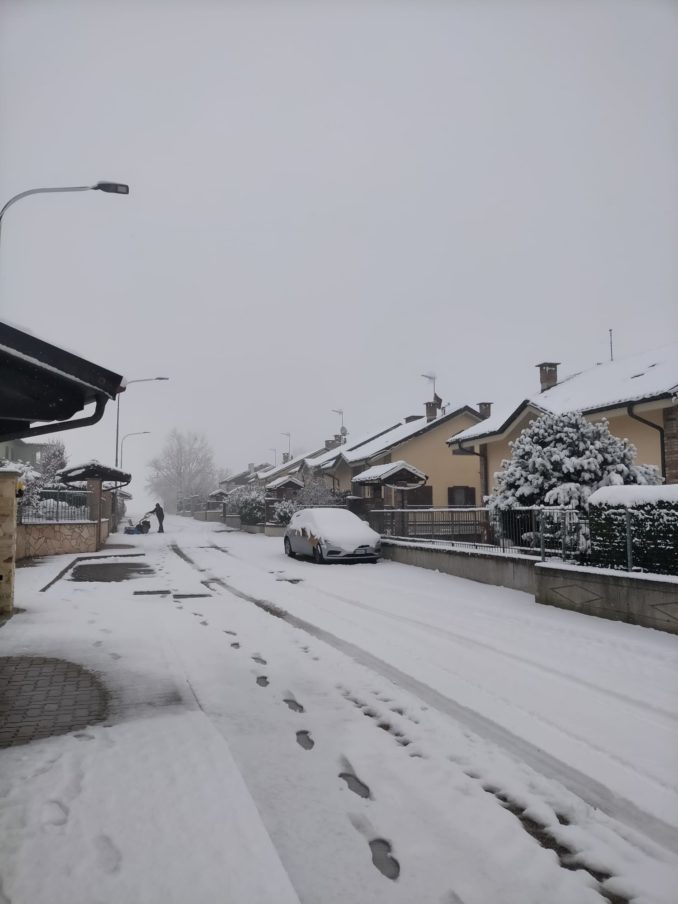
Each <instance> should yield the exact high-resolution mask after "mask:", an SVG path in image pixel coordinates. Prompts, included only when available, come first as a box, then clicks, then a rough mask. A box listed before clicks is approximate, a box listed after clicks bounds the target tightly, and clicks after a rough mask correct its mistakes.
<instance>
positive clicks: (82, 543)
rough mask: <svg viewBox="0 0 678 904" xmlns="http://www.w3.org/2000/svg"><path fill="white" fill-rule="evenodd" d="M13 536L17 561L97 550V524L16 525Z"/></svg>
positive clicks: (87, 522) (88, 522)
mask: <svg viewBox="0 0 678 904" xmlns="http://www.w3.org/2000/svg"><path fill="white" fill-rule="evenodd" d="M16 537H17V555H16V557H17V560H19V559H28V558H31V557H33V556H58V555H62V554H63V553H82V552H96V551H97V525H96V524H94V523H93V522H91V521H81V522H68V521H63V522H61V523H59V524H46V523H44V522H43V523H38V524H19V525H18V527H17V529H16Z"/></svg>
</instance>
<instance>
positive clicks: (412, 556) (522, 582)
mask: <svg viewBox="0 0 678 904" xmlns="http://www.w3.org/2000/svg"><path fill="white" fill-rule="evenodd" d="M381 551H382V555H383V557H384V558H385V559H392V560H393V561H394V562H401V563H402V564H403V565H417V566H418V567H420V568H429V569H431V570H433V571H442V572H443V573H444V574H451V575H454V576H455V577H458V578H467V579H468V580H471V581H479V582H480V583H481V584H495V585H497V586H499V587H511V588H512V589H513V590H523V591H525V592H526V593H534V592H535V576H534V562H535V560H534V559H532V558H530V557H528V556H519V555H510V554H508V553H506V554H505V553H492V552H484V551H478V550H469V549H459V548H457V549H453V548H451V547H449V546H448V547H445V546H432V545H431V544H428V543H421V544H418V543H417V542H416V540H411V541H407V542H399V541H398V540H386V539H382V541H381Z"/></svg>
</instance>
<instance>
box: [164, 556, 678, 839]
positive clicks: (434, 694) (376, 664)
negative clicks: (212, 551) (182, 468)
mask: <svg viewBox="0 0 678 904" xmlns="http://www.w3.org/2000/svg"><path fill="white" fill-rule="evenodd" d="M172 548H173V549H174V551H175V552H177V555H179V556H180V557H181V558H182V559H184V560H185V561H186V559H187V558H188V557H187V556H186V555H185V553H182V552H179V551H178V547H176V548H175V547H172ZM192 564H193V565H194V567H195V568H196V569H198V566H197V565H195V563H192ZM213 583H215V584H217V586H218V587H220V588H222V589H223V590H226V591H228V592H229V593H231V594H232V595H233V596H235V597H238V598H239V599H242V600H244V601H245V602H248V603H252V604H253V605H255V606H257V607H258V608H259V609H262V610H263V611H264V612H266V613H267V614H269V615H273V616H274V617H275V618H279V619H281V620H282V621H285V622H287V624H289V625H291V626H292V627H295V628H298V629H299V630H301V631H304V632H305V633H307V634H310V635H311V636H312V637H315V638H316V639H318V640H321V641H323V642H324V643H327V644H329V646H331V647H333V648H334V649H336V650H338V651H339V652H341V653H344V654H346V655H347V656H349V657H350V658H351V659H353V660H354V661H355V662H358V663H359V664H360V665H363V666H365V667H366V668H369V669H372V671H374V672H376V673H377V674H379V675H381V677H382V678H386V679H387V680H389V681H391V682H393V683H394V684H395V685H397V686H399V687H401V688H403V689H404V690H406V691H409V692H410V693H412V694H414V696H416V697H418V698H419V699H420V700H422V701H423V702H424V703H426V704H427V705H428V706H431V707H432V708H434V709H436V710H437V711H438V712H440V713H442V714H444V715H446V716H448V717H451V718H453V719H455V720H456V721H457V722H459V723H461V724H462V725H465V726H466V727H467V728H469V729H470V730H471V731H473V732H474V733H475V734H477V735H479V736H480V737H482V738H484V739H485V740H487V741H490V742H491V743H493V744H496V745H497V746H498V747H501V748H502V749H504V750H506V751H508V752H509V753H510V754H511V755H512V756H514V757H515V758H516V759H518V760H519V761H522V762H524V763H525V764H527V765H528V766H530V767H531V768H533V769H535V770H536V771H537V772H539V773H541V774H542V775H545V776H548V777H550V778H551V779H556V780H558V781H560V782H561V783H562V784H563V785H564V786H565V787H566V788H567V789H568V790H569V791H570V792H572V793H573V794H575V795H576V796H577V797H579V798H581V800H583V801H585V802H586V803H588V804H589V805H590V806H592V807H596V808H598V809H600V810H602V811H603V812H604V813H606V814H607V816H609V817H611V818H612V819H616V820H618V821H619V822H622V823H624V824H625V825H627V826H629V827H631V828H633V829H636V830H637V831H641V832H643V833H644V834H646V835H647V836H648V838H651V839H652V840H653V841H654V842H656V843H657V844H659V845H662V846H663V847H666V848H667V849H668V850H669V851H674V850H676V848H677V847H678V828H676V827H675V826H672V825H670V824H669V823H667V822H664V820H662V819H659V818H658V817H656V816H654V815H652V814H651V813H647V812H646V811H644V810H641V809H640V807H638V806H637V805H636V804H634V803H633V802H632V801H630V800H627V799H626V798H624V797H621V796H620V795H618V794H615V793H614V792H612V791H611V790H610V789H609V788H607V787H605V785H603V784H601V783H600V782H598V781H596V779H593V778H591V777H590V776H587V775H585V774H584V773H583V772H580V771H579V770H578V769H575V768H574V767H572V766H570V765H568V764H567V763H564V762H562V761H561V760H559V759H557V758H556V757H554V756H552V755H551V754H549V753H546V751H544V750H542V749H541V748H539V747H537V746H535V745H533V744H531V743H530V742H529V741H526V740H525V739H524V738H521V737H520V736H519V735H516V734H514V733H513V732H511V731H509V729H507V728H504V727H503V726H501V725H499V724H498V723H497V722H493V721H492V720H491V719H489V718H487V716H483V715H482V714H481V713H478V712H476V711H475V710H472V709H470V708H469V707H467V706H464V705H463V704H461V703H458V702H457V701H455V700H452V699H451V698H449V697H446V696H445V695H444V694H442V693H440V691H437V690H435V688H432V687H430V686H429V685H427V684H425V683H424V682H423V681H419V680H418V679H417V678H413V677H412V676H411V675H408V674H407V673H405V672H403V671H401V670H400V669H398V668H396V667H395V666H393V665H391V664H390V663H388V662H386V661H385V660H383V659H380V658H379V657H377V656H374V655H373V654H372V653H370V652H368V651H367V650H364V649H363V648H362V647H359V646H357V645H356V644H353V643H351V642H350V641H347V640H342V639H341V638H340V637H337V636H336V635H334V634H332V633H331V632H329V631H326V630H325V629H324V628H319V627H317V626H316V625H314V624H312V623H311V622H307V621H305V620H304V619H302V618H299V617H298V616H296V615H292V614H291V613H289V612H286V611H285V610H284V609H282V608H281V607H280V606H277V605H275V604H274V603H271V602H269V601H267V600H261V599H257V598H256V597H254V596H251V595H250V594H248V593H244V592H243V591H241V590H238V588H237V587H234V586H233V585H231V584H229V583H228V582H227V581H224V580H223V579H222V578H218V579H213Z"/></svg>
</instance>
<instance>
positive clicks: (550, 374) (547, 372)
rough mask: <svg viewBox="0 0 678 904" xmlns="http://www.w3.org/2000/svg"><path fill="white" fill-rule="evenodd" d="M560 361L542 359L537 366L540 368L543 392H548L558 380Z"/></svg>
mask: <svg viewBox="0 0 678 904" xmlns="http://www.w3.org/2000/svg"><path fill="white" fill-rule="evenodd" d="M559 364H560V361H542V363H541V364H537V365H536V366H537V367H538V368H539V382H540V383H541V392H546V390H547V389H550V388H551V387H552V386H555V385H556V383H557V382H558V365H559Z"/></svg>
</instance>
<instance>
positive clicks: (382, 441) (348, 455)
mask: <svg viewBox="0 0 678 904" xmlns="http://www.w3.org/2000/svg"><path fill="white" fill-rule="evenodd" d="M446 409H447V410H446V413H445V414H440V415H438V417H436V418H434V419H433V420H432V421H427V420H426V418H423V417H420V418H419V417H418V418H416V419H415V420H409V419H408V420H406V421H401V422H400V423H399V424H396V426H395V427H392V428H391V429H390V430H388V431H386V432H385V433H382V434H380V435H379V436H377V437H376V438H375V439H372V440H371V441H369V442H366V443H361V444H360V445H358V446H354V447H353V448H347V447H345V446H344V447H342V449H341V450H340V452H341V455H342V456H343V458H345V459H346V461H347V462H348V463H349V464H352V463H354V462H359V461H368V460H369V459H370V458H374V456H375V455H379V454H380V453H382V452H387V451H388V450H389V449H392V448H393V447H394V446H398V445H400V443H403V442H405V441H406V440H408V439H411V438H412V437H413V436H416V435H417V434H418V433H424V432H425V431H427V430H432V429H433V428H434V427H438V426H439V425H440V424H442V423H445V422H446V421H450V420H452V418H453V417H455V416H456V415H458V414H459V413H460V412H461V411H464V410H467V411H469V412H474V413H476V412H475V409H473V408H471V406H469V405H465V404H459V405H447V406H446ZM476 414H477V413H476Z"/></svg>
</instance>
